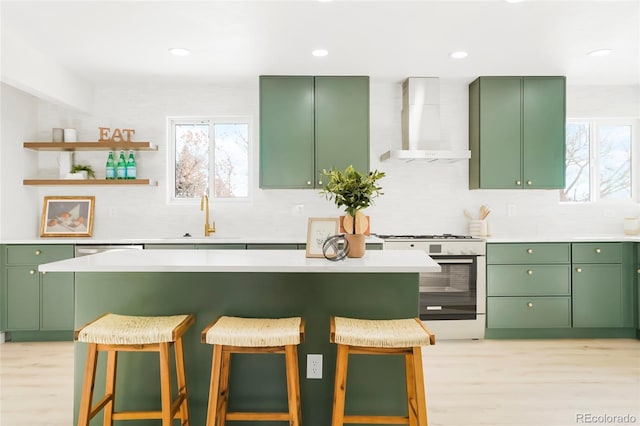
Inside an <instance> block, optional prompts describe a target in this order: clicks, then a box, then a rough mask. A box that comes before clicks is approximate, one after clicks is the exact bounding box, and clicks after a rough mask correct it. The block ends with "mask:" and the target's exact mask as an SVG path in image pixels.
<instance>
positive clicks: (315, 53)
mask: <svg viewBox="0 0 640 426" xmlns="http://www.w3.org/2000/svg"><path fill="white" fill-rule="evenodd" d="M311 54H312V55H313V56H318V57H320V56H327V55H328V54H329V52H327V51H326V50H325V49H316V50H314V51H313V52H311Z"/></svg>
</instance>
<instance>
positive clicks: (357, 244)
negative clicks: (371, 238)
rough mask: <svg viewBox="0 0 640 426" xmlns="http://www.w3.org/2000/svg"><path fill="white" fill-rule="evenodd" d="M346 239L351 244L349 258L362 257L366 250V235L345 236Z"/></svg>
mask: <svg viewBox="0 0 640 426" xmlns="http://www.w3.org/2000/svg"><path fill="white" fill-rule="evenodd" d="M344 237H345V238H346V239H347V241H348V242H349V253H348V254H347V257H362V256H364V252H365V250H366V241H365V236H364V234H345V235H344Z"/></svg>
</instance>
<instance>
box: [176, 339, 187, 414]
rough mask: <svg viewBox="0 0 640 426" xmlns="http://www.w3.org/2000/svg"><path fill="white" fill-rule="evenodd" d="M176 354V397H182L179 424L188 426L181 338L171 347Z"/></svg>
mask: <svg viewBox="0 0 640 426" xmlns="http://www.w3.org/2000/svg"><path fill="white" fill-rule="evenodd" d="M173 348H174V351H175V352H176V377H177V382H178V397H180V396H181V395H182V398H183V399H182V401H181V402H180V424H181V426H189V425H190V423H189V406H188V405H187V399H188V398H187V396H188V392H187V377H186V373H185V371H184V350H183V347H182V337H180V338H178V339H176V342H175V344H174V345H173Z"/></svg>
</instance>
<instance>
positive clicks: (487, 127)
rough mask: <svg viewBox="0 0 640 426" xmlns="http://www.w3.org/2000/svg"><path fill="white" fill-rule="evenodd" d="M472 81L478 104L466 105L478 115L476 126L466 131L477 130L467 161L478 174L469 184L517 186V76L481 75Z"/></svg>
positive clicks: (519, 110)
mask: <svg viewBox="0 0 640 426" xmlns="http://www.w3.org/2000/svg"><path fill="white" fill-rule="evenodd" d="M476 81H477V84H478V99H477V102H478V103H477V105H471V104H470V115H471V114H478V123H477V126H478V127H477V128H476V129H470V132H473V133H477V135H476V137H477V139H478V141H477V145H478V149H476V150H474V149H473V148H472V154H471V156H472V157H471V161H472V162H478V163H479V164H478V167H477V171H478V173H479V175H478V176H473V178H475V179H474V180H473V181H471V180H470V184H471V187H473V188H493V189H511V188H519V187H521V165H520V161H521V158H522V146H521V145H522V144H521V139H522V137H521V128H522V108H521V104H522V98H521V79H520V77H481V78H480V79H478V80H476ZM474 151H475V152H474ZM470 179H472V176H471V175H470Z"/></svg>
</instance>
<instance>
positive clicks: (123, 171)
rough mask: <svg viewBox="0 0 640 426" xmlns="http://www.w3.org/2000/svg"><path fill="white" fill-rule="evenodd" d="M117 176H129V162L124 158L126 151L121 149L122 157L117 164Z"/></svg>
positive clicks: (122, 177)
mask: <svg viewBox="0 0 640 426" xmlns="http://www.w3.org/2000/svg"><path fill="white" fill-rule="evenodd" d="M116 178H117V179H126V178H127V162H126V161H125V160H124V151H120V157H119V158H118V164H117V165H116Z"/></svg>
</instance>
